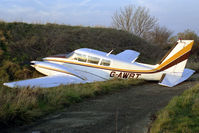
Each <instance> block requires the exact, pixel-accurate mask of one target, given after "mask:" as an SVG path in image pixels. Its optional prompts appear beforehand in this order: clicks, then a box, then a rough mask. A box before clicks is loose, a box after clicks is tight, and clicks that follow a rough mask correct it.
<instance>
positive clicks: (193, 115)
mask: <svg viewBox="0 0 199 133" xmlns="http://www.w3.org/2000/svg"><path fill="white" fill-rule="evenodd" d="M150 132H151V133H199V84H198V85H196V86H195V87H193V88H191V89H189V90H186V91H185V92H184V93H183V94H182V95H181V96H176V97H174V98H173V99H172V100H171V101H170V102H169V104H168V105H167V106H166V107H165V108H164V109H163V110H161V111H160V112H159V113H158V114H157V119H156V120H155V122H154V123H153V124H152V128H151V131H150Z"/></svg>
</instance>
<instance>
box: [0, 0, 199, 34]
mask: <svg viewBox="0 0 199 133" xmlns="http://www.w3.org/2000/svg"><path fill="white" fill-rule="evenodd" d="M129 4H133V5H136V6H145V7H147V8H149V10H150V14H151V15H152V16H155V17H156V18H157V19H158V22H159V24H160V25H161V26H166V27H167V28H168V29H170V30H172V31H174V33H177V32H181V31H184V30H185V29H191V30H194V31H195V32H196V33H199V26H198V24H199V8H198V5H199V1H198V0H0V19H2V20H5V21H9V22H12V21H23V22H29V23H46V22H50V23H58V24H69V25H83V26H96V25H101V26H110V25H111V21H112V19H111V17H112V15H113V14H114V12H115V11H116V10H118V9H120V8H121V7H124V6H126V5H129Z"/></svg>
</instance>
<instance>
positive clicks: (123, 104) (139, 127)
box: [11, 78, 196, 133]
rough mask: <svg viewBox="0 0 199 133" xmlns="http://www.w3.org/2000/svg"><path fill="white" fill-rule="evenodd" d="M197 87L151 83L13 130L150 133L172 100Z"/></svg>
mask: <svg viewBox="0 0 199 133" xmlns="http://www.w3.org/2000/svg"><path fill="white" fill-rule="evenodd" d="M194 84H196V81H195V79H193V78H192V79H191V80H189V81H187V82H184V83H182V84H180V85H178V86H176V87H173V88H168V87H163V86H160V85H158V84H157V82H148V83H145V84H143V85H139V86H134V87H132V88H129V89H121V90H120V91H118V92H114V93H113V94H108V95H104V96H98V97H96V98H95V99H88V100H85V101H84V102H81V103H78V104H75V105H72V106H70V107H68V108H65V109H64V110H63V111H61V113H60V112H59V113H54V114H53V115H50V116H47V117H45V118H43V119H42V120H39V122H36V123H34V124H32V125H31V126H26V127H21V128H17V129H11V132H28V133H29V132H30V133H54V132H55V133H63V132H64V133H146V132H147V129H148V126H149V124H150V122H151V120H150V117H151V116H152V115H153V114H155V113H156V112H157V111H158V110H160V109H162V108H163V107H164V106H166V105H167V104H168V102H169V100H170V99H171V98H172V97H173V96H176V95H179V94H181V93H182V92H183V91H184V90H186V89H188V88H190V87H192V86H193V85H194Z"/></svg>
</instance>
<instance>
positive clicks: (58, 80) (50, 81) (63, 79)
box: [3, 74, 86, 88]
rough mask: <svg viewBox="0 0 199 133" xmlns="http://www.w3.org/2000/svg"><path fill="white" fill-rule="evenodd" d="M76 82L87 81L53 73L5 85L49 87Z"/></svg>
mask: <svg viewBox="0 0 199 133" xmlns="http://www.w3.org/2000/svg"><path fill="white" fill-rule="evenodd" d="M75 83H86V81H84V80H82V79H80V78H78V77H75V76H73V75H66V74H63V75H53V76H45V77H41V78H34V79H27V80H21V81H16V82H10V83H4V84H3V85H5V86H8V87H11V88H15V87H20V88H21V87H30V88H37V87H41V88H49V87H56V86H59V85H61V84H63V85H66V84H75Z"/></svg>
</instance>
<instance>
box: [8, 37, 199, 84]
mask: <svg viewBox="0 0 199 133" xmlns="http://www.w3.org/2000/svg"><path fill="white" fill-rule="evenodd" d="M193 43H194V41H193V40H179V41H177V43H176V45H175V46H174V47H173V48H172V49H171V50H170V51H169V52H168V54H166V55H165V57H164V58H163V59H162V60H161V62H160V63H159V64H156V65H148V64H143V63H138V62H135V60H136V59H137V58H138V56H139V54H140V53H139V52H136V51H133V50H125V51H123V52H121V53H119V54H117V55H114V54H111V52H110V53H105V52H101V51H98V50H93V49H88V48H81V49H77V50H75V51H74V52H72V53H70V54H65V55H56V56H51V57H46V58H43V61H31V66H32V67H34V68H35V69H36V70H37V71H39V72H41V73H42V74H44V75H47V76H45V77H41V78H35V79H28V80H22V81H16V82H10V83H4V85H5V86H8V87H31V88H35V87H41V88H48V87H55V86H59V85H62V84H63V85H66V84H77V83H88V82H95V81H105V80H108V79H111V78H121V79H128V78H134V79H144V80H157V81H159V84H160V85H163V86H168V87H173V86H175V85H177V84H179V83H181V82H183V81H184V80H186V79H188V78H189V77H190V76H191V75H192V74H193V73H194V72H195V71H194V70H191V69H187V68H185V65H186V63H187V59H188V57H189V54H190V52H191V49H192V46H193Z"/></svg>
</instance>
